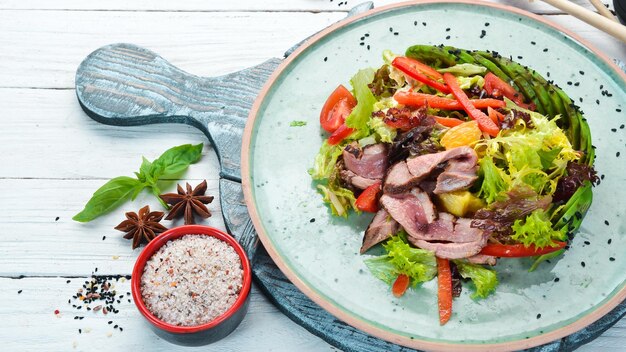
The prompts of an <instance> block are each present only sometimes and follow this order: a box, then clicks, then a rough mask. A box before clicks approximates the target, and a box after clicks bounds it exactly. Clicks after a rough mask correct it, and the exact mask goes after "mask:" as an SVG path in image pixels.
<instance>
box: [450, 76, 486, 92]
mask: <svg viewBox="0 0 626 352" xmlns="http://www.w3.org/2000/svg"><path fill="white" fill-rule="evenodd" d="M456 81H457V82H459V87H461V89H470V88H472V87H473V86H478V87H479V88H480V89H482V88H483V86H484V85H485V79H484V78H483V76H478V75H476V76H471V77H463V76H457V77H456Z"/></svg>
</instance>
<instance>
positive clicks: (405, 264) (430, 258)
mask: <svg viewBox="0 0 626 352" xmlns="http://www.w3.org/2000/svg"><path fill="white" fill-rule="evenodd" d="M383 248H384V249H385V252H386V254H384V255H381V256H378V257H374V258H369V259H366V260H365V265H367V267H368V269H369V270H370V271H371V272H372V275H374V276H375V277H376V278H378V279H380V280H382V281H384V282H386V283H387V284H389V285H391V284H393V282H394V280H395V279H396V278H397V277H398V275H400V274H404V275H407V276H408V277H409V278H410V279H411V284H412V285H413V286H415V285H417V284H418V283H420V282H425V281H430V280H432V279H433V278H434V277H435V275H436V274H437V261H436V259H435V255H434V253H433V252H430V251H427V250H424V249H419V248H413V247H411V246H410V245H409V244H408V243H407V241H406V233H405V232H404V231H401V232H399V233H398V234H396V235H395V236H393V237H392V238H391V239H389V240H388V241H387V242H386V243H385V244H383Z"/></svg>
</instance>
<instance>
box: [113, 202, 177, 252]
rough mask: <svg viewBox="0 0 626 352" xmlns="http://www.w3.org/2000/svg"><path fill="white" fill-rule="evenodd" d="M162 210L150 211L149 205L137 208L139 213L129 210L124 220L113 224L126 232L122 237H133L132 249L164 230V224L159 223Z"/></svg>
mask: <svg viewBox="0 0 626 352" xmlns="http://www.w3.org/2000/svg"><path fill="white" fill-rule="evenodd" d="M163 215H164V213H163V212H162V211H152V212H151V211H150V206H148V205H146V206H145V207H143V208H141V209H139V214H137V213H135V212H132V211H129V212H128V213H126V220H124V221H122V222H121V223H120V224H119V225H117V226H115V229H116V230H120V231H123V232H126V235H124V238H126V239H128V240H129V239H131V238H132V239H133V249H135V248H137V247H139V244H140V243H141V242H142V241H143V242H146V243H148V242H150V241H152V240H153V239H154V238H155V237H156V236H157V234H158V233H161V232H163V231H165V230H167V229H166V228H165V226H163V225H161V224H159V221H161V219H163Z"/></svg>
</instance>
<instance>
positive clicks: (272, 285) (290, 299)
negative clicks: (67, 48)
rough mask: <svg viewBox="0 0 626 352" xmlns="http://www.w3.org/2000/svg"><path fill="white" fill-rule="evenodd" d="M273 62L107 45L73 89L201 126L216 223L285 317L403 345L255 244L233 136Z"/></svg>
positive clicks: (105, 104)
mask: <svg viewBox="0 0 626 352" xmlns="http://www.w3.org/2000/svg"><path fill="white" fill-rule="evenodd" d="M290 52H291V51H289V52H287V54H286V55H288V54H289V53H290ZM281 62H282V60H281V59H270V60H268V61H266V62H264V63H262V64H260V65H257V66H254V67H251V68H248V69H245V70H242V71H239V72H235V73H231V74H228V75H224V76H220V77H198V76H194V75H191V74H188V73H186V72H184V71H182V70H180V69H178V68H176V67H174V66H173V65H171V64H170V63H169V62H167V61H166V60H165V59H163V58H162V57H160V56H158V55H157V54H155V53H153V52H151V51H149V50H147V49H144V48H141V47H138V46H135V45H132V44H112V45H107V46H105V47H102V48H100V49H98V50H96V51H94V52H93V53H91V54H90V55H89V56H87V58H86V59H85V60H84V61H83V62H82V63H81V64H80V66H79V67H78V70H77V72H76V95H77V97H78V101H79V103H80V105H81V107H82V108H83V110H84V111H85V112H86V113H87V114H88V115H89V116H90V117H91V118H93V119H94V120H96V121H99V122H101V123H104V124H109V125H116V126H136V125H146V124H154V123H164V124H165V123H183V124H188V125H191V126H194V127H196V128H198V129H200V130H201V131H202V132H204V134H205V135H206V136H207V137H208V138H209V140H210V142H211V143H212V145H213V147H214V149H215V151H216V152H217V155H218V158H219V162H220V167H221V170H220V181H219V184H220V199H221V207H222V211H223V214H224V221H225V223H226V226H227V229H228V231H229V232H230V234H231V235H232V236H234V237H235V238H236V239H237V240H238V241H239V242H240V243H241V244H242V245H243V247H244V248H245V250H246V252H247V254H248V256H249V258H250V261H251V263H252V269H253V274H254V279H255V281H256V284H257V285H258V286H259V288H260V289H261V290H262V291H263V293H264V294H265V295H267V297H269V298H270V299H271V300H272V302H273V303H274V304H276V306H277V307H278V308H279V309H280V310H281V311H282V312H283V313H284V314H286V315H287V316H288V317H289V318H291V319H292V320H293V321H295V322H296V323H298V324H300V325H301V326H303V327H305V328H306V329H307V330H309V331H310V332H312V333H313V334H315V335H317V336H319V337H321V338H323V339H324V340H326V341H327V342H328V343H330V344H332V345H334V346H336V347H338V348H340V349H342V350H344V351H372V350H380V351H411V350H410V349H408V348H404V347H401V346H398V345H394V344H391V343H388V342H386V341H383V340H380V339H378V338H375V337H373V336H370V335H368V334H365V333H363V332H361V331H359V330H357V329H355V328H353V327H351V326H349V325H346V324H344V323H343V322H341V321H339V320H337V319H336V318H335V317H333V316H332V315H330V314H329V313H327V312H326V311H325V310H323V309H322V308H320V307H319V306H318V305H317V304H315V303H314V302H313V301H311V300H310V299H309V298H307V297H306V296H305V295H304V294H302V293H301V292H300V291H299V290H298V289H297V288H296V287H295V286H294V285H292V284H291V282H289V280H288V279H287V278H286V277H285V276H284V275H283V273H282V272H281V271H280V270H279V269H278V268H277V267H276V265H275V264H274V262H273V261H272V259H271V258H270V257H269V256H268V254H267V252H265V250H264V248H263V246H261V245H259V240H258V237H257V234H256V232H255V230H254V226H253V225H252V222H251V221H250V218H249V217H248V212H247V209H246V204H245V201H244V198H243V193H242V189H241V174H240V164H241V160H240V155H241V138H242V133H243V129H244V126H245V123H246V119H247V118H248V113H249V110H250V108H251V106H252V104H253V102H254V100H255V98H256V96H257V93H258V92H259V90H260V89H261V87H262V86H263V84H264V83H265V82H266V80H267V79H268V77H269V76H270V74H271V73H272V72H273V71H274V70H275V69H276V67H277V66H278V65H279V64H280V63H281ZM625 314H626V302H622V304H620V305H619V306H617V307H616V308H615V309H614V310H613V311H612V312H610V313H609V314H607V315H606V316H604V317H603V318H602V319H600V320H598V321H597V322H595V323H594V324H592V325H590V326H588V327H587V328H585V329H583V330H581V331H579V332H577V333H575V334H572V335H570V336H568V337H565V338H563V339H561V340H557V341H554V342H552V343H550V344H547V345H544V346H540V347H537V348H534V349H533V350H534V351H563V350H572V349H574V348H576V347H578V346H580V345H582V344H584V343H586V342H589V341H591V340H592V339H594V338H596V337H597V336H599V335H600V334H602V332H604V331H605V330H607V329H608V328H609V327H611V326H612V325H613V324H614V323H615V322H617V321H618V320H619V319H620V318H621V317H623V316H624V315H625Z"/></svg>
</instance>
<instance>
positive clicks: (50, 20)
mask: <svg viewBox="0 0 626 352" xmlns="http://www.w3.org/2000/svg"><path fill="white" fill-rule="evenodd" d="M343 17H345V13H341V12H319V13H311V12H139V11H41V10H33V11H22V10H0V43H2V45H3V47H6V48H11V50H0V77H2V80H0V87H17V88H55V89H61V88H62V89H71V88H73V87H74V74H75V72H76V67H77V66H78V64H80V62H81V60H82V59H83V58H84V57H85V56H86V55H88V54H89V53H90V52H92V51H93V50H95V49H97V48H99V47H101V46H103V45H106V44H110V43H117V42H130V43H134V44H137V45H140V46H144V47H146V48H148V49H151V50H153V51H155V52H157V53H159V54H160V55H161V56H163V57H164V58H165V59H167V60H168V61H170V62H171V63H172V64H174V65H176V66H178V67H180V68H181V69H183V70H185V71H187V72H190V73H193V74H196V75H199V76H215V75H220V74H225V73H228V72H233V71H237V70H241V69H244V68H246V67H250V66H253V65H256V64H259V63H261V62H263V61H265V60H267V59H269V58H271V57H282V55H283V53H284V52H285V51H286V50H287V49H289V47H291V45H293V44H295V43H297V42H298V41H300V40H302V39H303V38H306V37H307V36H309V35H310V34H313V33H315V32H317V31H319V30H321V29H322V28H324V27H326V26H328V25H330V24H331V23H334V22H335V21H338V20H340V19H342V18H343ZM547 17H548V18H549V19H550V20H552V21H554V22H556V23H558V24H560V25H563V26H564V27H565V28H568V29H570V30H572V31H574V32H576V33H578V34H579V35H580V36H581V37H582V38H583V39H585V40H587V41H589V42H591V43H594V45H596V46H597V47H598V48H599V49H600V50H602V51H603V52H604V53H605V54H607V55H609V56H610V57H615V58H619V59H621V60H622V61H624V60H626V44H624V43H619V42H617V41H615V40H612V38H611V37H610V36H609V35H608V34H605V33H603V32H600V31H598V30H596V29H595V28H593V27H591V26H589V25H587V24H586V23H584V22H581V21H579V20H577V19H574V18H572V17H571V16H567V15H554V16H547ZM139 19H141V20H139ZM70 23H71V25H69V24H70ZM24 28H26V29H24ZM67 43H72V45H67ZM60 48H62V49H60Z"/></svg>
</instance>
